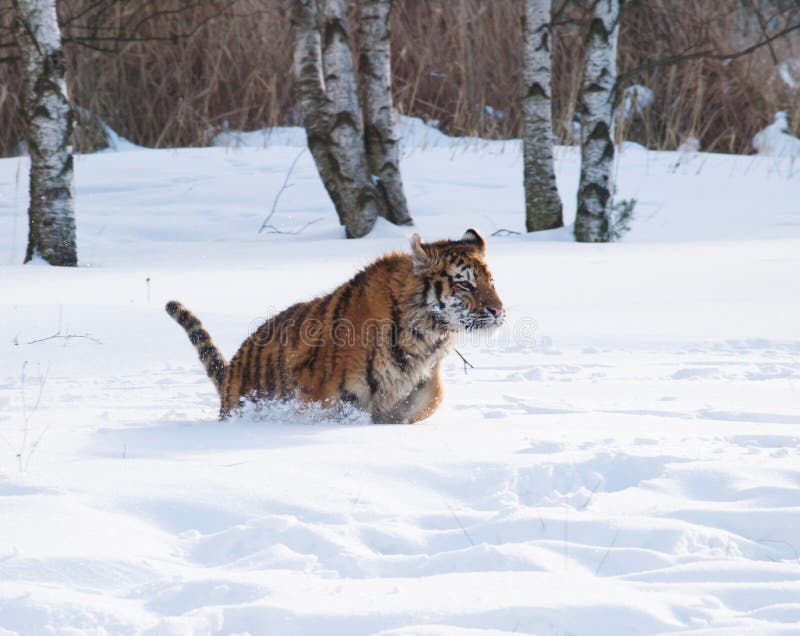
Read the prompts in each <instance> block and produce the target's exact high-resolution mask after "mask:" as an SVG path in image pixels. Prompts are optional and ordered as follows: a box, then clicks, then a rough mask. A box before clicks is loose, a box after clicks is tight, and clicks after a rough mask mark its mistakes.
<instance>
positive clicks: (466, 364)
mask: <svg viewBox="0 0 800 636" xmlns="http://www.w3.org/2000/svg"><path fill="white" fill-rule="evenodd" d="M454 351H455V352H456V353H457V354H458V357H459V358H461V359H462V360H463V361H464V375H467V367H469V368H470V369H474V368H475V367H474V366H473V365H472V363H471V362H470V361H469V360H467V359H466V358H465V357H464V356H463V355H461V352H460V351H459V350H458V349H454Z"/></svg>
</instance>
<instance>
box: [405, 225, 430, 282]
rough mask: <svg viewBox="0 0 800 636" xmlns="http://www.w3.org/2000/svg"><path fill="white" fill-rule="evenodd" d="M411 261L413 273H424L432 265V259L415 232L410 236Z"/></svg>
mask: <svg viewBox="0 0 800 636" xmlns="http://www.w3.org/2000/svg"><path fill="white" fill-rule="evenodd" d="M410 244H411V260H412V261H413V262H414V273H415V274H419V273H420V272H424V271H425V270H426V269H428V268H429V267H430V266H431V265H432V264H433V258H431V254H430V253H429V251H428V250H426V249H425V246H424V245H423V244H422V239H421V238H420V236H419V234H417V233H416V232H415V233H414V234H412V235H411V241H410Z"/></svg>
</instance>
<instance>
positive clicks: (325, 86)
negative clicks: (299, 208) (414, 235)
mask: <svg viewBox="0 0 800 636" xmlns="http://www.w3.org/2000/svg"><path fill="white" fill-rule="evenodd" d="M321 6H322V11H321V13H320V12H319V10H318V5H317V0H293V1H292V28H293V32H294V42H295V50H294V75H295V84H296V90H297V101H298V105H299V106H300V108H301V110H302V113H303V125H304V126H305V128H306V133H307V136H308V147H309V150H310V151H311V154H312V156H313V157H314V161H315V163H316V165H317V170H318V171H319V174H320V177H321V179H322V182H323V184H324V185H325V188H326V190H327V191H328V194H329V195H330V197H331V200H332V201H333V204H334V207H335V208H336V212H337V214H338V215H339V221H340V223H341V224H342V225H344V227H345V232H346V234H347V237H348V238H358V237H361V236H364V235H366V234H367V233H368V232H369V231H370V230H371V229H372V227H373V225H375V220H376V219H377V217H378V216H382V217H385V218H387V219H388V220H390V221H393V222H399V223H406V222H410V218H409V217H408V212H407V211H405V212H404V213H398V212H395V211H394V209H393V208H392V207H391V205H390V201H392V200H393V199H392V198H391V197H395V198H396V190H395V189H393V187H392V188H390V187H387V184H389V185H392V182H391V179H389V180H388V181H387V182H383V181H381V176H380V175H381V174H382V172H383V170H384V164H389V163H391V161H384V164H381V166H380V170H379V172H378V174H376V175H375V179H374V180H373V173H372V172H371V170H370V167H369V163H368V160H367V153H366V149H365V140H364V139H365V138H364V127H363V121H362V115H361V108H360V106H359V99H358V90H357V88H358V87H357V82H356V76H355V69H354V66H353V52H352V49H351V47H350V34H349V29H348V22H347V1H346V0H321ZM381 72H382V71H381ZM387 78H388V75H387ZM387 90H388V88H387ZM390 103H391V102H390ZM380 109H381V108H380V106H379V107H378V110H380ZM393 138H394V137H393V135H388V136H387V137H386V139H388V140H389V141H391V140H392V139H393ZM388 167H389V173H390V174H391V166H388ZM398 176H399V173H398ZM376 182H377V183H379V184H381V186H382V187H383V192H384V193H386V194H382V193H381V192H380V191H379V189H378V187H377V186H376ZM400 192H401V193H402V189H401V190H400ZM390 193H391V194H390ZM404 201H405V198H404V197H403V202H404Z"/></svg>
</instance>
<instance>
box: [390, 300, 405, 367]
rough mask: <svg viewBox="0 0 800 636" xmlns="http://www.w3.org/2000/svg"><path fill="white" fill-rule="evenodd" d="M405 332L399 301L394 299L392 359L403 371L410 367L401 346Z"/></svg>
mask: <svg viewBox="0 0 800 636" xmlns="http://www.w3.org/2000/svg"><path fill="white" fill-rule="evenodd" d="M402 331H403V328H402V326H401V325H400V308H399V307H398V306H397V300H395V299H394V298H392V336H391V342H390V346H391V348H392V358H393V359H394V362H395V364H396V365H397V366H398V367H400V369H401V370H403V371H404V370H405V368H406V366H407V365H408V356H407V355H406V351H405V349H403V347H401V346H400V335H401V333H402Z"/></svg>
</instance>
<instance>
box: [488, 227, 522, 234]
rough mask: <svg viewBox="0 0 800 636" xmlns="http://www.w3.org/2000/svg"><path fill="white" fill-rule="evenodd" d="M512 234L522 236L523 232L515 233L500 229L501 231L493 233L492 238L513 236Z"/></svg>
mask: <svg viewBox="0 0 800 636" xmlns="http://www.w3.org/2000/svg"><path fill="white" fill-rule="evenodd" d="M512 234H521V232H515V231H514V230H506V229H504V228H500V229H499V230H495V231H494V232H492V236H511V235H512Z"/></svg>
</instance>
